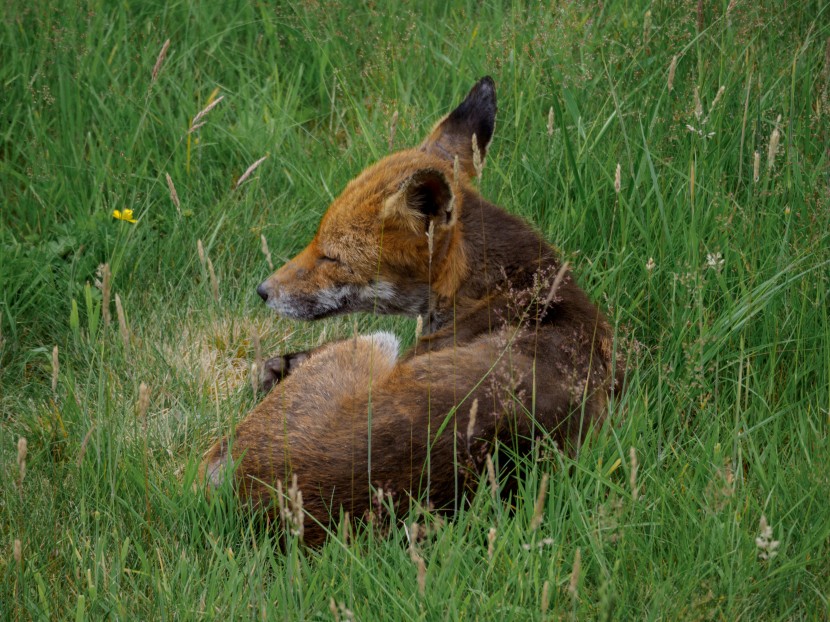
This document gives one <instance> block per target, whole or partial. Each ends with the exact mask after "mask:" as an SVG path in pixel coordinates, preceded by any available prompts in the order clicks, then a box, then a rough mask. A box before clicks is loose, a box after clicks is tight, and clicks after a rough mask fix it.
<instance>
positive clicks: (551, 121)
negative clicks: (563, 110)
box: [548, 106, 553, 136]
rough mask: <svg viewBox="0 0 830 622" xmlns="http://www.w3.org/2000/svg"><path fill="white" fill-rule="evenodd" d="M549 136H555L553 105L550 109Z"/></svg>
mask: <svg viewBox="0 0 830 622" xmlns="http://www.w3.org/2000/svg"><path fill="white" fill-rule="evenodd" d="M548 136H553V106H551V107H550V109H549V110H548Z"/></svg>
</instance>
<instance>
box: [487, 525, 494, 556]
mask: <svg viewBox="0 0 830 622" xmlns="http://www.w3.org/2000/svg"><path fill="white" fill-rule="evenodd" d="M495 548H496V528H495V527H490V531H488V532H487V558H488V559H493V553H494V552H495Z"/></svg>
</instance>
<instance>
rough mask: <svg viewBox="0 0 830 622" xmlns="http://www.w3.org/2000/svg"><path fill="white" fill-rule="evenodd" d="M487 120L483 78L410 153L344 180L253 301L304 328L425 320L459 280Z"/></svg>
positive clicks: (491, 105)
mask: <svg viewBox="0 0 830 622" xmlns="http://www.w3.org/2000/svg"><path fill="white" fill-rule="evenodd" d="M495 113H496V100H495V87H494V85H493V81H492V80H491V79H489V78H484V79H482V80H481V81H479V82H478V83H477V84H476V85H475V86H474V87H473V89H472V90H471V91H470V93H469V94H468V95H467V98H466V99H465V100H464V102H463V103H462V104H461V105H460V106H458V108H456V110H454V111H453V112H452V113H450V114H449V115H448V116H447V117H445V118H444V119H442V120H441V121H440V122H439V123H438V124H437V125H436V127H435V128H434V129H433V131H432V132H431V133H430V134H429V136H428V137H427V138H426V140H425V141H424V142H423V143H422V144H421V146H420V147H418V148H416V149H409V150H405V151H401V152H398V153H395V154H393V155H390V156H388V157H386V158H385V159H383V160H381V161H380V162H378V163H377V164H375V165H373V166H371V167H370V168H368V169H366V170H365V171H364V172H363V173H361V174H360V175H359V176H358V177H357V178H355V179H354V180H352V181H351V182H350V183H349V184H348V185H347V186H346V188H345V190H344V191H343V192H342V194H341V195H340V196H339V197H337V199H336V200H335V201H334V203H332V205H331V206H330V207H329V209H328V211H327V212H326V213H325V215H324V216H323V219H322V221H321V222H320V226H319V228H318V230H317V234H316V235H315V237H314V239H313V240H312V241H311V243H310V244H309V245H308V246H307V247H306V248H305V249H304V250H303V251H302V252H300V254H299V255H297V256H296V257H294V258H293V259H292V260H290V261H289V262H288V263H286V264H285V265H284V266H282V267H281V268H280V269H279V270H277V271H276V272H275V273H274V274H272V275H271V276H270V277H269V278H268V279H266V280H265V281H264V282H262V283H261V284H260V285H259V286H258V287H257V293H258V294H259V295H260V297H261V298H262V299H263V300H264V301H265V302H266V303H267V304H268V306H269V307H271V308H272V309H273V310H274V311H276V312H277V313H279V314H280V315H283V316H285V317H289V318H294V319H304V320H313V319H319V318H324V317H328V316H332V315H337V314H341V313H352V312H355V311H366V312H373V313H383V314H400V315H409V316H415V315H425V314H427V313H429V312H430V310H431V309H432V307H433V306H434V303H435V300H436V299H437V298H438V297H441V296H449V295H451V294H452V292H454V291H456V290H457V289H458V286H459V284H460V283H461V282H462V281H463V279H464V278H465V276H466V275H467V273H468V269H469V268H468V265H467V260H466V257H465V255H464V249H463V245H462V243H461V235H462V231H461V227H460V226H459V219H458V215H459V213H460V212H461V210H462V209H463V196H464V194H465V188H467V186H468V185H469V183H470V182H469V180H470V178H471V177H472V176H474V175H475V173H476V165H477V163H476V162H475V161H474V160H475V158H476V157H478V158H480V159H481V160H482V161H483V158H484V156H485V154H486V151H487V146H488V145H489V143H490V139H491V138H492V135H493V129H494V120H495ZM471 135H472V136H473V137H474V138H473V140H472V141H470V136H471Z"/></svg>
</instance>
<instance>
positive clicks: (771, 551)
mask: <svg viewBox="0 0 830 622" xmlns="http://www.w3.org/2000/svg"><path fill="white" fill-rule="evenodd" d="M758 531H759V532H760V533H759V534H758V537H757V538H755V546H756V547H757V548H758V559H760V560H762V561H767V560H770V559H772V558H773V557H775V556H776V555H778V547H779V545H780V544H781V542H780V541H779V540H773V539H772V526H771V525H770V524H769V523H767V517H766V516H764V515H763V514H761V521H760V523H759V525H758Z"/></svg>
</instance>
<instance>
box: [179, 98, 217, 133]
mask: <svg viewBox="0 0 830 622" xmlns="http://www.w3.org/2000/svg"><path fill="white" fill-rule="evenodd" d="M223 99H225V96H224V95H221V96H219V97H217V98H216V99H214V100H213V101H212V102H210V103H209V104H208V105H207V106H205V107H204V108H203V109H202V110H200V111H199V112H198V113H197V114H196V116H195V117H193V121H191V122H190V128H189V129H188V130H187V133H188V134H190V133H191V132H195V131H196V130H198V129H199V128H200V127H202V126H203V125H204V124H205V122H204V121H202V119H204V118H205V117H206V116H207V114H208V113H209V112H210V111H211V110H213V109H214V108H216V106H218V105H219V102H221V101H222V100H223Z"/></svg>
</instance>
